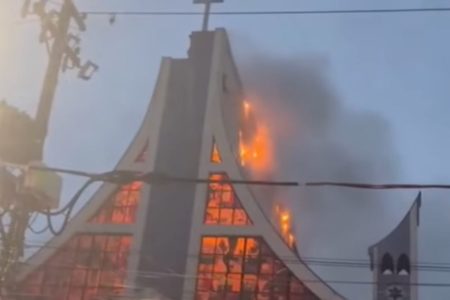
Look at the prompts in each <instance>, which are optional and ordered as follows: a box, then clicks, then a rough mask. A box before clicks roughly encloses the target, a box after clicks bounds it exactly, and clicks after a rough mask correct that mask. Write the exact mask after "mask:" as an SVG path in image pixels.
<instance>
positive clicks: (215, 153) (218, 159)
mask: <svg viewBox="0 0 450 300" xmlns="http://www.w3.org/2000/svg"><path fill="white" fill-rule="evenodd" d="M210 161H211V162H212V163H213V164H220V163H222V156H221V155H220V152H219V149H218V148H217V144H216V141H215V140H213V147H212V150H211V159H210Z"/></svg>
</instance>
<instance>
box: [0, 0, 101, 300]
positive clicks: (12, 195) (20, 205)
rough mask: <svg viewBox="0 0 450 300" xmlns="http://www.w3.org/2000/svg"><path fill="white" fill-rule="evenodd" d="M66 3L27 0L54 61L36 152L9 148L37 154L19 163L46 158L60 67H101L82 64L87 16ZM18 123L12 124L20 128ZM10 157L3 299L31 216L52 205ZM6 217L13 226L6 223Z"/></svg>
mask: <svg viewBox="0 0 450 300" xmlns="http://www.w3.org/2000/svg"><path fill="white" fill-rule="evenodd" d="M61 4H62V5H61V8H60V9H59V10H56V9H53V8H49V7H48V0H24V5H23V7H22V17H26V16H28V15H30V14H32V15H35V16H37V17H39V19H40V21H41V33H40V36H39V41H40V42H41V43H44V44H45V45H46V48H47V52H48V54H49V62H48V66H47V70H46V74H45V77H44V81H43V85H42V90H41V94H40V97H39V103H38V109H37V114H36V117H35V119H34V120H32V123H33V128H32V129H30V130H31V131H33V133H32V134H30V137H32V139H33V141H32V142H31V143H30V144H32V145H36V146H35V147H33V149H32V150H30V149H23V146H25V145H27V144H26V143H22V144H17V149H6V150H5V151H6V152H5V153H11V152H14V150H15V151H17V152H21V151H25V152H26V151H32V152H33V153H27V155H23V156H20V155H18V156H13V155H11V156H10V157H14V158H16V157H19V158H20V159H18V160H19V161H14V163H18V164H22V165H26V164H29V163H31V162H32V161H42V159H43V152H44V142H45V139H46V136H47V132H48V124H49V120H50V114H51V110H52V106H53V102H54V98H55V93H56V89H57V85H58V78H59V74H60V71H63V72H64V71H66V70H68V69H77V70H78V77H79V78H81V79H84V80H89V79H90V78H91V76H92V74H93V73H94V72H95V71H96V70H97V69H98V66H97V65H96V64H94V63H93V62H91V61H89V60H88V61H86V62H84V63H81V59H80V57H79V54H80V46H79V44H80V38H79V37H78V36H77V35H76V33H72V32H71V30H72V28H73V26H72V25H75V26H76V30H77V31H80V32H82V31H85V30H86V25H85V23H84V20H85V17H86V16H85V15H82V14H80V13H79V11H78V10H77V8H76V7H75V5H74V3H73V1H72V0H62V3H61ZM3 106H4V105H3ZM0 108H2V107H0ZM4 110H5V108H4ZM0 113H1V111H0ZM16 116H18V114H16ZM13 123H14V122H12V123H11V124H10V125H11V126H14V125H12V124H13ZM6 131H8V130H6ZM27 132H28V131H27ZM0 138H3V142H5V141H8V140H10V139H11V138H9V137H8V136H6V138H5V137H4V136H3V137H1V136H0ZM20 138H22V139H23V138H25V136H22V137H19V140H20ZM0 142H1V141H0ZM8 151H9V152H8ZM10 157H8V155H6V156H5V157H2V156H1V155H0V291H1V292H2V293H1V295H0V299H3V296H4V295H5V294H8V291H9V290H10V289H11V288H12V287H13V286H14V273H15V272H14V270H15V267H16V265H17V263H18V262H19V260H20V258H21V257H22V256H23V254H24V240H25V234H26V230H27V227H28V226H29V222H30V216H31V214H32V213H33V212H36V211H42V209H49V206H47V204H42V202H39V199H37V198H35V197H34V196H33V194H32V193H31V194H30V192H29V191H25V190H26V187H25V186H26V184H25V182H24V181H25V177H26V175H27V171H26V170H21V172H19V173H20V174H19V175H18V174H17V172H16V173H15V174H14V173H11V172H10V171H9V170H8V168H7V167H5V166H4V165H2V160H5V159H6V160H7V161H8V158H10ZM16 171H17V170H16ZM5 191H8V193H5ZM41 204H42V205H41ZM5 219H6V220H7V221H8V222H6V223H8V224H5V222H4V220H5Z"/></svg>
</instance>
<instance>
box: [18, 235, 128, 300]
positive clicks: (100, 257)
mask: <svg viewBox="0 0 450 300" xmlns="http://www.w3.org/2000/svg"><path fill="white" fill-rule="evenodd" d="M130 247H131V237H130V236H123V235H91V234H86V235H78V236H76V237H74V238H72V239H71V240H70V241H69V242H68V243H67V244H66V245H64V246H63V247H61V248H60V249H59V250H58V252H57V253H56V254H55V255H54V256H53V257H52V258H51V259H49V260H48V261H47V262H46V263H44V264H43V265H42V266H40V267H39V268H38V269H37V270H36V271H34V272H33V273H32V274H31V275H29V276H28V277H27V278H26V279H25V280H24V281H23V282H22V283H21V285H20V286H21V288H20V294H23V295H29V296H30V297H31V298H32V299H34V297H35V298H36V299H46V300H96V299H99V298H100V297H105V296H111V297H114V296H118V295H120V294H122V293H123V291H124V283H125V277H126V273H127V260H128V255H129V253H130Z"/></svg>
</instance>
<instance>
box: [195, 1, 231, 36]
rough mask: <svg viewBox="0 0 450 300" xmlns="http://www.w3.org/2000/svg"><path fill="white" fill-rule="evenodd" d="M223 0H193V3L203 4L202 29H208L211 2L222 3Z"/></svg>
mask: <svg viewBox="0 0 450 300" xmlns="http://www.w3.org/2000/svg"><path fill="white" fill-rule="evenodd" d="M223 1H224V0H194V4H205V13H204V14H203V26H202V30H203V31H207V30H208V22H209V15H210V14H211V3H222V2H223Z"/></svg>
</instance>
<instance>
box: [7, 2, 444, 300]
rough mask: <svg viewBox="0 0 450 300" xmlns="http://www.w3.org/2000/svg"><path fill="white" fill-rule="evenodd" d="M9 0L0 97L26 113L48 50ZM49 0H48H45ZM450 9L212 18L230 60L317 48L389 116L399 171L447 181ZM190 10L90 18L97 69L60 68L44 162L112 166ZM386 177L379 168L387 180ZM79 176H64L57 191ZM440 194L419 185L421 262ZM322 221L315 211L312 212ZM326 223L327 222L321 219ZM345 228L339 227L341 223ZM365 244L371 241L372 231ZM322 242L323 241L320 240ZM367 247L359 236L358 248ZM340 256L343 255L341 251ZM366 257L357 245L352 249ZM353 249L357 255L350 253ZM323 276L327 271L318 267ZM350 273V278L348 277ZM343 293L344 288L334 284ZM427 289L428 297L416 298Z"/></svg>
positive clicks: (345, 93) (429, 251)
mask: <svg viewBox="0 0 450 300" xmlns="http://www.w3.org/2000/svg"><path fill="white" fill-rule="evenodd" d="M18 2H21V1H17V0H3V1H1V2H0V98H3V97H4V98H6V99H7V100H8V101H9V102H11V103H12V104H15V105H17V106H19V107H21V108H23V109H25V110H27V111H29V112H31V113H34V111H35V109H36V103H37V97H38V95H39V90H40V86H41V83H42V77H43V75H44V70H45V67H46V62H47V56H46V52H45V48H44V47H43V45H40V44H38V41H37V35H38V33H39V27H38V23H37V22H36V21H33V20H26V21H24V20H21V19H20V16H19V5H18ZM53 2H58V0H56V1H53ZM446 2H447V1H433V0H428V1H414V0H412V1H411V0H409V1H400V0H397V1H389V0H388V1H384V0H378V1H373V0H372V1H368V0H364V1H363V0H359V1H356V0H341V1H332V0H323V1H320V3H317V1H312V0H304V1H301V3H299V1H296V0H285V1H283V2H282V3H280V1H268V0H258V1H257V0H247V1H237V0H228V1H226V3H225V4H223V5H220V6H217V7H216V8H215V9H217V10H218V9H221V10H222V9H223V10H269V9H274V10H289V9H296V10H300V9H333V8H339V9H344V8H350V9H351V8H389V7H391V8H395V7H402V8H403V7H436V6H445V5H446V4H447V3H446ZM76 3H77V5H78V7H79V8H80V9H81V10H97V9H98V10H144V9H147V10H199V9H200V8H197V7H193V5H192V4H191V1H190V0H166V1H159V2H156V1H150V0H127V1H124V0H108V1H106V0H96V1H87V0H78V1H76ZM449 15H450V13H411V14H373V15H300V16H221V17H219V16H214V17H213V18H212V22H211V25H212V26H213V27H226V28H227V29H228V30H229V33H230V35H231V37H232V41H233V48H234V50H235V52H236V53H237V59H238V61H239V60H242V59H243V58H244V57H245V56H248V55H249V53H251V51H252V49H258V52H265V53H267V54H269V55H271V56H272V57H280V58H289V57H310V56H314V57H318V58H320V59H321V60H323V61H324V62H326V77H327V80H328V81H329V83H330V85H331V86H332V88H333V89H334V91H336V92H337V94H338V97H339V99H340V100H341V101H342V102H343V103H344V105H345V106H346V107H347V109H349V110H353V111H364V112H373V113H377V114H379V115H380V116H383V117H384V118H385V119H386V120H387V121H388V123H389V127H390V130H391V131H392V135H393V143H394V148H395V151H396V152H397V154H398V159H399V163H400V165H401V169H400V170H399V176H398V180H399V181H405V182H406V181H412V182H425V183H427V182H450V171H449V170H450V160H449V159H447V155H446V154H447V153H450V142H448V141H447V140H446V133H447V129H448V128H450V118H449V117H448V113H449V111H450V101H447V97H449V96H450V90H449V89H450V88H449V85H448V84H447V81H448V78H449V75H450V58H449V57H448V56H449V54H448V53H450V43H448V42H447V40H448V37H449V36H450V18H449ZM200 24H201V20H200V18H199V17H192V16H187V17H181V16H178V17H156V16H155V17H120V16H119V17H118V18H117V21H116V24H114V25H113V26H110V25H109V23H108V17H106V16H103V17H100V16H95V17H94V16H93V17H91V18H90V19H89V20H88V22H87V25H88V31H87V32H86V33H83V34H82V45H83V48H82V54H83V57H85V58H89V59H92V60H94V61H95V62H96V63H97V64H99V65H100V71H99V72H98V73H97V74H96V75H95V77H94V79H93V80H91V81H89V82H83V81H80V80H76V77H75V75H74V74H72V73H67V74H65V75H63V76H61V80H60V85H59V89H58V92H57V99H56V103H55V107H54V111H53V116H52V122H51V131H50V136H49V140H48V144H47V149H46V151H47V152H46V161H47V162H48V163H49V164H51V165H54V166H60V167H67V168H75V169H83V170H89V171H104V170H108V169H110V168H112V167H113V166H114V165H115V163H116V162H117V160H118V159H119V157H120V155H121V154H122V152H123V151H124V149H125V147H126V146H127V145H128V143H129V142H130V140H131V139H132V137H133V135H134V133H135V132H136V130H137V128H138V126H139V124H140V121H141V120H142V117H143V112H144V111H145V108H146V106H147V104H148V101H149V98H150V96H151V94H152V91H153V86H154V83H155V78H156V75H157V71H158V67H159V62H160V58H161V56H175V57H182V56H185V55H186V51H187V46H188V36H189V33H190V32H191V31H192V30H197V29H198V28H199V26H200ZM390 179H392V178H379V181H388V180H390ZM79 184H80V181H78V180H74V179H71V180H67V181H66V187H65V191H64V192H65V193H64V194H65V197H66V200H67V198H68V197H69V196H70V195H71V194H72V193H73V192H74V191H75V190H76V189H77V188H78V186H79ZM392 193H393V195H395V196H396V197H398V203H396V204H392V210H391V212H392V213H391V214H390V215H389V218H388V219H386V218H383V219H382V220H383V224H364V225H361V226H366V228H367V230H370V231H371V232H375V234H374V235H376V236H378V237H381V236H383V235H384V234H386V233H387V231H386V228H389V227H391V226H394V225H395V224H396V223H397V222H398V221H399V220H400V218H401V216H402V215H403V214H404V213H405V211H406V209H407V207H408V205H409V203H410V202H411V201H412V200H413V197H414V193H413V192H410V193H396V192H392ZM449 196H450V192H425V194H424V199H423V200H424V201H423V209H422V220H423V223H422V225H421V229H420V234H421V236H420V261H422V262H439V261H443V262H448V263H450V254H449V253H450V239H448V236H447V230H446V228H448V225H449V221H448V212H449V211H450V202H448V200H449V198H450V197H449ZM319 221H320V222H325V223H326V222H327V220H318V222H319ZM330 226H332V225H331V224H330ZM343 234H348V233H343ZM374 242H375V240H374ZM330 246H331V245H330ZM366 246H369V245H359V247H361V249H363V248H364V247H366ZM340 256H343V257H346V256H345V254H340ZM359 257H361V258H366V253H361V254H360V256H359ZM359 257H358V258H359ZM320 271H321V275H323V277H324V278H329V279H336V278H330V276H331V275H330V276H327V275H329V274H328V273H327V271H326V270H325V271H324V270H320ZM354 279H356V280H358V278H354ZM419 280H420V281H421V282H431V281H436V282H448V281H449V280H450V276H449V275H448V274H445V273H437V274H436V273H432V274H431V273H430V274H428V273H427V274H424V273H421V274H420V278H419ZM336 288H337V289H338V290H339V291H342V292H343V293H346V295H349V297H351V298H352V299H357V298H354V296H353V294H352V287H351V286H345V287H343V286H336ZM430 293H433V294H432V295H433V296H432V299H448V296H446V295H448V294H449V293H450V290H449V288H421V295H422V298H424V299H430V296H429V295H430ZM427 296H428V297H427Z"/></svg>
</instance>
